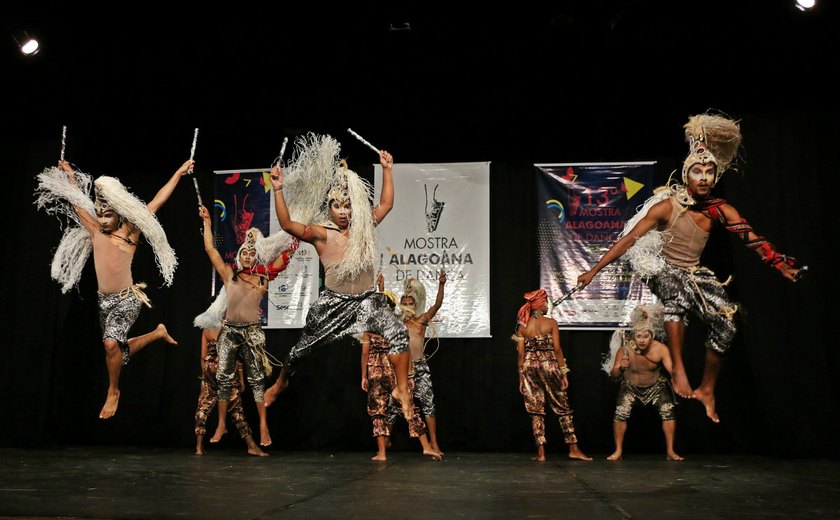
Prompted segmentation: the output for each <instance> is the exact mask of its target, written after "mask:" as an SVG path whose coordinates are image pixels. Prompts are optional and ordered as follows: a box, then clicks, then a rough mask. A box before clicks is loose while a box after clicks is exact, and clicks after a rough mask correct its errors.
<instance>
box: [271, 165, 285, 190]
mask: <svg viewBox="0 0 840 520" xmlns="http://www.w3.org/2000/svg"><path fill="white" fill-rule="evenodd" d="M269 177H270V178H271V187H272V188H273V189H274V190H275V191H277V190H279V189H281V188H282V187H283V168H281V167H280V166H274V167H273V168H272V169H271V175H270V176H269Z"/></svg>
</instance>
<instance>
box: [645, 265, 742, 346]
mask: <svg viewBox="0 0 840 520" xmlns="http://www.w3.org/2000/svg"><path fill="white" fill-rule="evenodd" d="M648 286H649V287H650V290H651V291H652V292H653V294H655V295H656V296H657V297H658V298H659V299H660V300H662V304H663V306H664V307H665V321H666V322H667V321H683V322H684V323H685V324H686V325H687V324H688V320H687V316H686V314H687V313H689V312H691V313H692V314H694V315H696V316H697V317H698V318H699V319H700V320H701V321H702V322H703V323H705V324H706V325H707V326H708V327H709V337H708V338H707V339H706V348H708V349H711V350H714V351H716V352H718V353H721V354H723V353H724V352H726V351H727V349H729V347H730V345H731V344H732V339H733V338H734V337H735V332H736V327H735V320H734V318H733V314H735V311H736V310H737V308H738V305H737V304H734V303H733V302H732V300H730V298H729V295H727V294H726V290H725V289H724V286H723V284H721V283H720V282H718V281H717V278H715V273H714V272H712V270H711V269H708V268H705V267H696V268H690V269H684V268H680V267H676V266H673V265H671V264H667V263H666V264H665V267H663V268H662V270H661V271H660V272H659V273H658V274H656V275H655V276H653V277H652V278H651V279H650V280H648Z"/></svg>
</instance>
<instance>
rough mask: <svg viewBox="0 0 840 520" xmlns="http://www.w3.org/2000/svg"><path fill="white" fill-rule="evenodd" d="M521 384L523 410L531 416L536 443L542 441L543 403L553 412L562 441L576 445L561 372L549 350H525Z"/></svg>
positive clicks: (543, 434)
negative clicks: (522, 386) (558, 423)
mask: <svg viewBox="0 0 840 520" xmlns="http://www.w3.org/2000/svg"><path fill="white" fill-rule="evenodd" d="M522 370H523V374H522V376H523V377H522V379H523V382H524V386H525V393H524V394H523V396H524V397H525V411H527V412H528V413H529V414H530V415H531V428H532V429H533V431H534V440H535V441H536V444H537V446H542V445H544V444H545V403H546V399H548V404H549V406H551V409H552V411H553V412H554V413H555V414H557V416H558V418H559V420H560V427H561V428H563V439H564V441H565V442H566V444H577V436H576V435H575V427H574V424H573V422H572V408H571V407H570V406H569V400H568V399H567V397H566V392H564V391H563V390H562V382H563V374H562V373H561V372H560V365H558V364H557V358H555V357H554V351H553V350H527V349H526V350H525V363H524V365H523V367H522Z"/></svg>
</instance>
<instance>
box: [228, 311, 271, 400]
mask: <svg viewBox="0 0 840 520" xmlns="http://www.w3.org/2000/svg"><path fill="white" fill-rule="evenodd" d="M216 345H217V348H218V351H219V368H218V369H217V371H216V379H217V380H218V382H219V392H218V395H219V401H230V392H231V389H232V388H233V387H234V385H235V384H237V383H238V382H237V381H236V362H237V360H238V361H241V362H242V367H243V368H244V370H245V379H247V380H248V384H249V385H250V386H251V391H252V392H253V393H254V401H255V402H257V403H261V402H262V401H263V394H264V393H265V376H266V368H265V367H266V365H267V357H266V354H265V333H264V332H263V330H262V326H261V324H260V322H254V323H233V322H227V321H226V322H225V323H224V325H222V330H221V332H219V338H218V340H217V342H216Z"/></svg>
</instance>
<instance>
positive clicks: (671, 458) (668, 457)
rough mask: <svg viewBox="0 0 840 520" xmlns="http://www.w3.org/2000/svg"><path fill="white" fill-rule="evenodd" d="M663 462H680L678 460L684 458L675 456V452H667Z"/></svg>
mask: <svg viewBox="0 0 840 520" xmlns="http://www.w3.org/2000/svg"><path fill="white" fill-rule="evenodd" d="M665 460H676V461H680V460H685V458H684V457H680V456H679V455H677V452H675V451H670V452H668V456H667V457H665Z"/></svg>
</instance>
